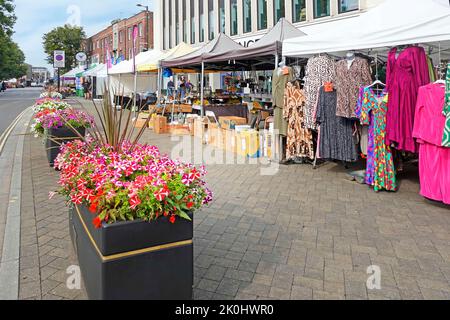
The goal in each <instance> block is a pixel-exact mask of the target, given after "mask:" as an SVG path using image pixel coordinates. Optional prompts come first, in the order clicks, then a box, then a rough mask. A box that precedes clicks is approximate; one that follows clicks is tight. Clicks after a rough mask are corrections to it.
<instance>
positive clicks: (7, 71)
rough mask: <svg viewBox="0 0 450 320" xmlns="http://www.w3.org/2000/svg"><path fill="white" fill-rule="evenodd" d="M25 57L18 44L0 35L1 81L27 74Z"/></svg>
mask: <svg viewBox="0 0 450 320" xmlns="http://www.w3.org/2000/svg"><path fill="white" fill-rule="evenodd" d="M24 62H25V55H24V54H23V52H22V50H20V48H19V46H18V45H17V43H15V42H13V41H12V40H11V39H10V38H9V37H6V36H1V35H0V79H4V80H7V79H11V78H20V77H22V76H24V75H25V74H26V73H27V67H26V65H25V63H24Z"/></svg>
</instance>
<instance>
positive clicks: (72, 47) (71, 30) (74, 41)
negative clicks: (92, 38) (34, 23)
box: [43, 24, 86, 73]
mask: <svg viewBox="0 0 450 320" xmlns="http://www.w3.org/2000/svg"><path fill="white" fill-rule="evenodd" d="M85 38H86V34H85V33H84V31H83V28H82V27H77V26H71V25H68V24H66V25H64V26H63V27H57V28H55V29H53V30H52V31H50V32H48V33H46V34H44V36H43V45H44V51H45V53H46V54H47V61H48V63H50V64H53V52H54V51H55V50H64V51H65V53H66V67H65V68H64V69H61V72H63V73H64V72H67V71H69V70H70V69H71V68H72V67H74V66H75V55H76V54H77V53H78V52H80V51H81V48H82V43H83V41H84V39H85Z"/></svg>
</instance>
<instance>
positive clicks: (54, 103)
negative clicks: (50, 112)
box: [33, 97, 70, 113]
mask: <svg viewBox="0 0 450 320" xmlns="http://www.w3.org/2000/svg"><path fill="white" fill-rule="evenodd" d="M69 107H70V105H69V104H68V103H67V102H64V101H62V100H61V99H58V98H48V97H46V98H39V99H38V100H36V102H35V104H34V105H33V111H34V112H35V113H36V112H39V111H41V110H44V109H67V108H69Z"/></svg>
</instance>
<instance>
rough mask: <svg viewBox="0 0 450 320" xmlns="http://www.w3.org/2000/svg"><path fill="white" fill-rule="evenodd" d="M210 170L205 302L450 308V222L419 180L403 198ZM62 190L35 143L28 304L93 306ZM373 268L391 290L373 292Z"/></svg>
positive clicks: (320, 178)
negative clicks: (77, 270)
mask: <svg viewBox="0 0 450 320" xmlns="http://www.w3.org/2000/svg"><path fill="white" fill-rule="evenodd" d="M143 139H144V140H143V141H144V142H148V143H152V144H155V145H157V146H159V147H160V149H161V150H162V151H163V152H168V153H170V152H171V151H172V150H173V149H174V146H176V145H178V143H179V142H177V141H172V139H171V138H170V137H169V136H168V135H155V134H153V133H152V132H151V131H150V130H148V131H147V132H146V134H145V135H144V137H143ZM187 139H188V141H191V138H187ZM175 149H176V148H175ZM207 151H208V152H209V151H210V150H207ZM197 156H198V152H197ZM207 169H208V171H209V174H208V176H207V181H208V183H209V185H210V187H211V188H212V190H213V192H214V194H215V198H214V201H213V203H212V204H211V205H210V206H209V207H206V208H204V209H202V210H201V211H199V212H197V214H196V215H195V222H194V246H195V247H194V258H195V260H194V261H195V262H194V264H195V268H194V269H195V274H194V299H199V300H209V299H230V300H232V299H252V300H253V299H263V300H264V299H295V300H300V299H450V233H449V230H450V210H449V207H447V206H443V205H440V204H437V203H432V202H430V201H427V200H425V199H423V198H422V197H421V196H420V195H419V184H418V176H417V172H416V171H417V168H412V169H409V170H408V172H405V173H402V176H401V177H402V179H401V187H400V191H399V192H397V193H386V192H380V193H375V192H373V191H372V190H371V189H370V188H368V187H367V186H364V185H359V184H357V183H355V182H351V181H348V180H346V179H345V172H346V170H345V169H344V168H343V167H342V166H341V165H339V164H334V163H330V164H327V165H325V166H322V167H320V168H318V169H317V170H313V169H312V167H311V166H309V165H290V166H282V167H280V168H279V172H278V173H277V174H275V175H271V176H264V175H261V170H260V169H261V166H259V165H256V164H236V165H219V164H211V165H207ZM57 178H58V174H57V173H56V172H55V171H53V170H52V169H51V168H50V167H49V166H48V164H47V160H46V156H45V150H44V146H43V145H42V143H41V142H40V140H38V139H35V138H33V137H32V136H27V137H26V138H25V145H24V159H23V190H22V216H21V231H22V232H21V247H20V249H21V250H20V252H21V259H20V282H19V298H20V299H86V298H87V296H86V293H85V292H84V290H83V289H81V290H69V289H68V288H67V286H66V279H67V277H68V276H69V275H68V274H67V273H66V270H67V267H69V266H70V265H76V264H77V259H76V257H75V255H74V251H73V248H72V245H71V243H70V237H69V230H68V222H67V212H68V210H67V208H66V207H65V203H64V200H63V199H62V198H58V197H56V198H53V199H52V200H49V199H48V193H49V191H52V190H54V189H55V188H56V181H57ZM371 265H376V266H379V267H380V270H381V289H380V290H369V289H367V286H366V281H367V279H368V277H369V276H370V275H369V274H367V268H368V267H369V266H371Z"/></svg>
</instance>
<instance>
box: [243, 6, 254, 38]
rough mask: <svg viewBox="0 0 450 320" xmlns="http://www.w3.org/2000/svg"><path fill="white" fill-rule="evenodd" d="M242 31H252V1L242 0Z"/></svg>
mask: <svg viewBox="0 0 450 320" xmlns="http://www.w3.org/2000/svg"><path fill="white" fill-rule="evenodd" d="M242 2H243V19H242V20H243V22H244V33H247V32H252V1H251V0H243V1H242Z"/></svg>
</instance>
